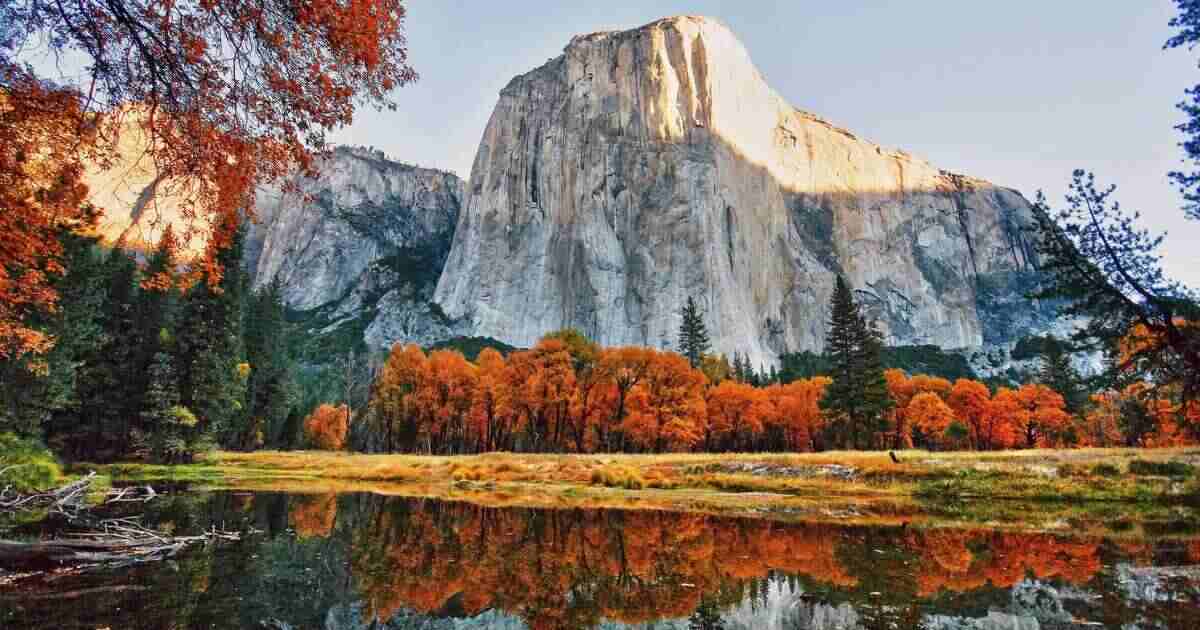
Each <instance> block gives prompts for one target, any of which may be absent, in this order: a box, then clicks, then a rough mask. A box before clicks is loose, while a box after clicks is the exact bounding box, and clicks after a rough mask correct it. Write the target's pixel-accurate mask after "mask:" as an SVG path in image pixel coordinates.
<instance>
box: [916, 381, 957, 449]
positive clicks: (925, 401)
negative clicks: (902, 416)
mask: <svg viewBox="0 0 1200 630" xmlns="http://www.w3.org/2000/svg"><path fill="white" fill-rule="evenodd" d="M906 413H907V414H908V416H909V419H910V421H911V422H912V424H913V427H914V428H916V429H919V430H920V431H921V435H922V436H924V438H925V440H927V441H928V443H929V445H930V446H936V447H940V448H945V447H946V446H948V445H949V444H950V440H949V438H948V437H947V435H946V430H947V429H949V428H950V425H951V424H952V423H953V422H954V410H953V409H951V408H950V406H949V405H947V404H946V403H945V402H944V401H942V398H941V397H940V396H938V395H937V394H935V393H933V392H921V393H920V394H917V395H916V396H914V397H913V399H912V401H911V402H909V404H908V406H907V408H906Z"/></svg>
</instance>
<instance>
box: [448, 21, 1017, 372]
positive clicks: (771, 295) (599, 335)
mask: <svg viewBox="0 0 1200 630" xmlns="http://www.w3.org/2000/svg"><path fill="white" fill-rule="evenodd" d="M1030 212H1031V208H1030V205H1029V203H1028V202H1027V201H1026V200H1025V199H1023V198H1022V197H1021V196H1020V195H1019V194H1018V193H1016V192H1014V191H1012V190H1008V189H1004V188H999V187H996V186H993V185H992V184H989V183H987V182H984V181H981V180H977V179H973V178H969V177H965V176H960V175H954V174H950V173H947V172H945V171H942V170H939V169H937V168H936V167H934V166H932V165H930V164H929V163H927V162H925V161H923V160H921V159H919V158H916V157H913V156H911V155H908V154H906V153H904V152H901V151H892V150H888V149H884V148H882V147H879V146H877V145H875V144H872V143H870V142H867V141H864V140H862V139H859V138H857V137H856V136H854V135H853V134H852V133H850V132H848V131H845V130H843V129H839V128H837V127H835V126H833V125H831V124H829V123H828V122H825V121H823V120H821V119H819V118H817V117H815V116H813V115H811V114H807V113H805V112H802V111H799V110H797V109H795V108H794V107H792V106H791V105H789V104H788V103H787V102H785V101H784V100H783V98H781V97H780V96H779V95H778V94H776V93H775V92H774V91H773V90H772V89H771V88H770V87H769V86H768V85H767V84H766V82H765V81H764V80H763V78H762V76H761V75H760V74H759V73H758V71H757V70H756V69H755V67H754V65H753V64H752V63H751V61H750V58H749V56H748V54H747V52H746V50H745V48H743V46H742V45H741V43H740V42H738V40H737V38H736V37H735V36H734V35H733V34H732V33H731V32H730V31H729V30H728V29H727V28H726V27H725V26H724V25H722V24H720V23H719V22H717V21H714V20H712V19H708V18H701V17H674V18H668V19H663V20H660V21H657V22H654V23H651V24H648V25H646V26H644V27H641V28H638V29H635V30H630V31H623V32H607V33H596V34H592V35H587V36H581V37H576V38H574V39H573V40H572V41H571V42H570V44H569V45H568V46H567V47H566V50H565V52H564V54H563V55H562V56H560V57H558V58H555V59H552V60H550V61H549V62H548V63H546V64H545V65H544V66H542V67H540V68H537V69H536V70H533V71H532V72H529V73H528V74H525V75H522V76H518V77H516V78H515V79H513V80H512V81H511V82H510V83H509V84H508V86H507V87H505V88H504V90H503V91H502V92H501V94H500V100H499V103H498V104H497V105H496V108H495V111H494V112H493V114H492V117H491V119H490V121H489V123H488V125H487V129H486V131H485V132H484V135H483V139H482V142H481V143H480V146H479V151H478V153H477V154H476V157H475V163H474V167H473V169H472V173H471V179H470V182H469V183H468V186H467V190H466V195H465V201H464V207H463V212H462V213H461V214H460V215H459V217H458V226H457V230H456V231H455V233H454V241H453V247H452V248H451V250H450V253H449V257H448V259H447V262H446V267H445V269H444V270H443V272H442V275H441V279H440V280H439V282H438V285H437V291H436V295H435V300H436V301H437V303H438V304H439V305H440V306H441V308H442V310H443V311H444V312H445V314H446V315H447V316H449V317H450V318H451V319H456V320H462V321H463V322H464V323H465V326H466V328H468V329H469V330H470V332H471V333H472V334H477V335H483V336H490V337H495V338H497V339H500V340H503V341H506V342H508V343H511V344H514V345H528V344H531V343H533V342H534V341H536V340H537V339H538V337H540V336H541V335H542V334H544V333H545V332H547V331H550V330H554V329H557V328H562V327H566V326H571V327H576V328H579V329H580V330H582V331H583V332H585V333H586V334H588V335H589V336H590V337H592V338H594V339H596V340H597V341H599V342H601V343H603V344H606V345H617V344H639V345H651V346H662V345H667V344H670V343H672V342H673V341H674V337H675V335H676V331H677V328H678V325H679V321H680V315H679V310H680V307H681V306H682V305H683V303H684V302H685V300H686V298H687V297H688V296H694V297H695V298H696V299H697V300H698V301H699V303H700V304H701V305H702V307H703V309H704V311H705V317H706V323H707V325H708V328H709V331H710V335H711V337H712V340H713V345H714V347H715V349H716V350H719V351H723V352H727V353H731V352H734V351H740V352H748V353H749V354H750V357H751V359H752V361H754V362H755V363H766V362H771V361H773V360H775V358H776V357H777V356H778V354H779V353H781V352H784V351H795V350H802V349H818V348H820V347H821V345H822V343H823V337H824V329H825V324H824V321H825V319H826V317H827V314H826V312H825V311H826V309H827V304H828V301H829V296H830V294H831V292H832V286H833V282H834V277H835V274H838V273H840V274H844V275H845V277H846V278H847V280H848V281H849V282H850V284H851V285H852V286H853V287H855V288H856V290H857V291H858V295H859V298H860V299H862V300H863V301H864V302H865V303H866V304H868V305H869V307H870V309H871V311H872V313H873V314H874V315H875V316H876V317H878V318H879V320H880V324H881V327H882V328H883V329H884V332H885V334H886V335H887V336H888V341H889V343H891V344H918V343H933V344H937V345H940V346H943V347H952V348H956V347H969V346H979V345H981V344H982V343H984V341H985V339H991V338H996V337H1004V336H1006V335H1010V334H1012V333H1011V332H1010V331H1006V330H1003V329H1002V328H1003V327H1004V326H1006V325H1007V324H1006V322H1007V321H1008V320H1009V319H1011V318H1007V317H1003V316H1000V317H996V316H990V315H989V314H988V313H981V301H982V302H983V303H985V304H986V303H987V302H988V301H990V302H995V303H1000V304H1003V303H1005V301H1006V300H1007V299H1008V297H1010V296H1008V293H1011V292H1012V289H1011V287H1012V286H1013V285H1014V284H1015V285H1021V284H1022V282H1020V278H1021V275H1022V273H1023V272H1027V271H1029V270H1030V269H1031V268H1032V266H1033V264H1034V260H1033V257H1032V253H1031V248H1030V246H1029V243H1027V242H1026V240H1025V238H1024V237H1023V235H1022V232H1021V229H1020V228H1021V227H1022V226H1023V225H1025V224H1027V223H1028V222H1029V221H1030V216H1031V215H1030ZM981 288H982V289H983V290H981ZM997 292H1000V293H1001V295H996V293H997Z"/></svg>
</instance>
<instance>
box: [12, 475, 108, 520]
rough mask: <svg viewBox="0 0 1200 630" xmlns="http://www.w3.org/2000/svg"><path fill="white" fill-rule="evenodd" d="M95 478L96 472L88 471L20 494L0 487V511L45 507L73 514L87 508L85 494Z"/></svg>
mask: <svg viewBox="0 0 1200 630" xmlns="http://www.w3.org/2000/svg"><path fill="white" fill-rule="evenodd" d="M95 479H96V473H94V472H90V473H88V474H87V475H86V476H84V477H83V478H81V479H77V480H75V481H72V482H71V483H68V484H66V485H64V486H59V487H58V488H55V489H53V490H47V491H46V492H35V493H33V494H25V495H23V494H20V493H18V492H16V491H15V490H13V489H12V487H11V486H5V487H4V488H3V489H0V511H6V512H19V511H23V510H36V509H42V508H46V509H49V510H50V511H52V512H56V513H59V514H65V515H67V516H75V515H77V514H78V513H79V511H80V510H83V509H86V508H87V495H88V491H89V490H90V489H91V487H92V482H93V481H95Z"/></svg>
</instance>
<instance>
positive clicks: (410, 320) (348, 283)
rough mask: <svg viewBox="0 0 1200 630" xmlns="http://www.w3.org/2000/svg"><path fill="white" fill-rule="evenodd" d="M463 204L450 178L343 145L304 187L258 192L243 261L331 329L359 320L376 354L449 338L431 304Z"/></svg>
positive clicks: (257, 279)
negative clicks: (255, 215) (401, 345)
mask: <svg viewBox="0 0 1200 630" xmlns="http://www.w3.org/2000/svg"><path fill="white" fill-rule="evenodd" d="M461 201H462V181H461V180H460V179H459V178H458V177H456V176H455V175H454V174H452V173H446V172H443V171H437V170H433V169H424V168H418V167H414V166H409V165H406V164H401V163H399V162H393V161H391V160H388V159H386V158H384V157H383V155H382V154H380V153H378V152H374V151H370V150H367V149H354V148H348V147H339V148H337V149H336V150H335V151H334V153H333V156H332V157H331V158H329V159H328V160H326V161H325V162H324V163H323V164H321V165H320V176H319V177H318V178H316V179H313V180H307V179H306V180H301V181H300V182H299V186H298V190H295V191H288V192H283V191H281V190H280V189H278V188H276V189H271V190H263V191H261V192H260V193H259V195H258V202H257V207H258V213H259V222H258V223H257V224H256V225H254V226H253V228H252V230H251V233H250V235H249V237H248V239H247V247H246V260H245V265H246V267H247V269H249V270H250V271H251V273H252V275H253V277H254V284H255V286H257V287H261V286H264V285H266V284H268V283H269V282H271V281H273V280H277V281H278V282H279V283H280V285H281V287H282V292H283V298H284V301H285V303H286V304H287V305H288V306H289V307H290V308H292V309H294V310H296V311H307V312H310V313H312V314H313V315H314V316H315V321H316V323H318V324H319V325H321V326H323V327H324V328H325V329H326V330H332V329H336V328H337V327H339V326H342V325H346V324H349V323H353V324H355V325H357V326H359V327H361V328H362V332H361V334H363V335H364V337H365V340H366V342H367V344H368V345H370V346H372V347H376V348H386V347H388V346H390V345H391V344H393V343H396V342H416V343H429V342H432V341H437V340H440V339H444V338H446V337H449V336H453V335H455V334H456V329H455V328H454V326H453V322H450V321H448V320H447V319H446V318H445V317H444V316H443V315H442V314H441V312H440V311H439V310H438V308H437V307H436V306H435V305H434V304H433V303H432V302H431V298H432V296H433V290H434V287H435V286H436V283H437V279H438V277H439V275H440V273H441V271H442V266H443V263H444V261H445V259H446V254H447V252H448V251H449V248H450V242H451V238H452V236H453V234H454V226H455V223H456V222H457V220H458V214H459V208H460V206H461ZM355 334H358V333H357V332H356V333H355Z"/></svg>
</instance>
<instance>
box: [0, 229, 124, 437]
mask: <svg viewBox="0 0 1200 630" xmlns="http://www.w3.org/2000/svg"><path fill="white" fill-rule="evenodd" d="M60 242H61V243H62V246H63V266H64V267H65V268H66V273H65V274H64V275H62V276H56V277H52V282H53V285H52V286H53V287H54V290H55V291H57V292H58V309H57V310H56V311H55V312H53V313H38V314H36V315H34V316H33V317H32V318H31V320H30V323H31V324H32V325H33V326H34V327H35V328H37V329H39V330H43V331H45V332H46V333H48V334H50V336H51V337H53V338H54V347H53V348H52V349H51V350H50V351H49V352H48V353H46V354H44V355H41V356H37V357H34V356H25V357H22V358H21V359H18V360H15V361H0V433H3V432H6V431H12V432H15V433H17V434H18V435H21V436H23V437H33V438H37V439H44V438H45V437H47V435H46V434H47V432H49V431H51V430H52V429H53V427H52V424H53V420H54V418H55V417H56V416H70V418H71V419H70V423H71V424H74V423H75V422H76V421H77V419H78V417H79V407H80V396H79V395H80V392H79V388H78V381H79V375H80V373H81V371H82V369H83V365H82V360H83V358H84V357H85V356H87V355H89V354H92V353H93V352H94V347H95V346H98V345H100V344H102V343H103V342H104V329H103V327H102V318H103V314H104V311H105V300H106V298H107V278H106V276H105V264H104V256H103V255H102V254H101V252H100V251H99V248H98V246H97V239H96V238H93V237H88V236H81V235H78V234H74V233H71V232H64V233H63V234H62V235H61V237H60Z"/></svg>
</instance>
